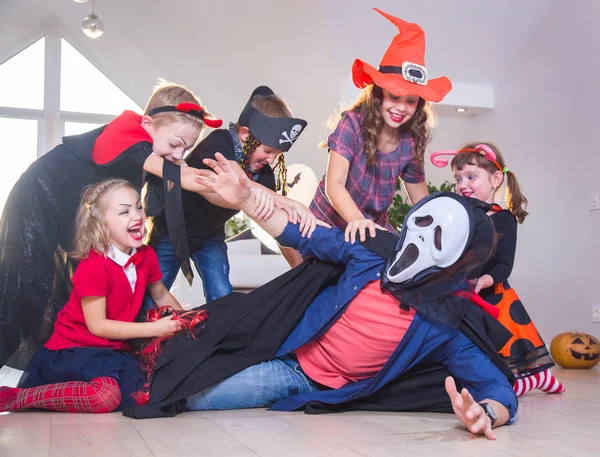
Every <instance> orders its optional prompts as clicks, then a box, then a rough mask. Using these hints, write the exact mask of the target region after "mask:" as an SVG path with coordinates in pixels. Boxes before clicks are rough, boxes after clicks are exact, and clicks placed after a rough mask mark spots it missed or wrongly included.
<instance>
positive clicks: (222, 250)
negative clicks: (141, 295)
mask: <svg viewBox="0 0 600 457" xmlns="http://www.w3.org/2000/svg"><path fill="white" fill-rule="evenodd" d="M155 251H156V255H157V256H158V263H159V264H160V271H161V272H162V275H163V277H162V282H163V284H164V285H165V287H166V288H167V289H170V288H171V286H172V285H173V283H174V282H175V278H176V277H177V273H179V261H178V260H177V257H175V250H174V249H173V245H172V244H171V238H169V237H167V236H161V237H160V240H159V242H158V244H157V245H156V247H155ZM190 258H191V259H192V261H193V262H194V265H195V266H196V270H198V273H199V274H200V278H202V285H203V286H204V297H205V298H206V301H207V302H210V301H213V300H216V299H217V298H221V297H223V296H225V295H229V294H230V293H231V291H232V287H231V283H230V282H229V258H228V257H227V245H226V244H225V242H224V241H223V239H222V238H210V239H208V240H207V241H206V243H205V244H204V246H202V249H200V250H198V251H196V252H194V253H192V254H191V255H190ZM153 307H154V303H153V302H152V299H151V298H150V297H149V296H147V297H146V299H145V300H144V310H145V311H148V310H149V309H152V308H153Z"/></svg>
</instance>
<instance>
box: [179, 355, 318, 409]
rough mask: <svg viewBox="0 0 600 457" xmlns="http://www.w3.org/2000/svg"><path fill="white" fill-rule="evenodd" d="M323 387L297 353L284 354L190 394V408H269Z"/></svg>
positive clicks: (188, 404)
mask: <svg viewBox="0 0 600 457" xmlns="http://www.w3.org/2000/svg"><path fill="white" fill-rule="evenodd" d="M322 388H323V387H322V386H320V385H319V384H317V383H315V382H314V381H312V380H311V379H310V378H309V377H308V376H306V374H305V373H304V371H303V370H302V367H301V366H300V364H299V363H298V361H297V360H296V357H295V356H292V355H284V356H282V357H279V358H277V359H274V360H270V361H268V362H263V363H259V364H258V365H253V366H251V367H248V368H246V369H245V370H242V371H240V372H239V373H237V374H235V375H233V376H231V377H230V378H227V379H225V380H224V381H221V382H220V383H218V384H215V385H214V386H212V387H209V388H208V389H205V390H203V391H201V392H198V393H197V394H194V395H192V396H190V397H188V398H187V405H186V409H188V410H190V411H210V410H222V409H243V408H266V407H269V406H271V405H272V404H273V403H275V402H276V401H277V400H281V399H282V398H286V397H289V396H291V395H297V394H302V393H307V392H314V391H317V390H321V389H322Z"/></svg>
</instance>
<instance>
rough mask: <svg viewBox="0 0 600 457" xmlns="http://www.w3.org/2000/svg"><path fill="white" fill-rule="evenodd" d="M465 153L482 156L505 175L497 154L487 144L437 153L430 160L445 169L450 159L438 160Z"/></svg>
mask: <svg viewBox="0 0 600 457" xmlns="http://www.w3.org/2000/svg"><path fill="white" fill-rule="evenodd" d="M464 152H474V153H476V154H481V155H482V156H484V157H485V158H486V159H488V160H489V161H490V162H493V163H494V165H496V167H498V170H500V171H502V172H503V173H504V171H503V169H502V167H501V166H500V164H499V163H498V161H497V160H496V154H495V153H494V151H492V149H491V148H490V147H489V146H488V145H486V144H478V145H477V146H475V147H474V148H463V149H461V150H459V151H436V152H433V153H432V154H431V159H430V160H431V163H432V164H434V165H435V166H436V167H438V168H444V167H445V166H446V165H448V159H438V157H439V156H456V155H458V154H462V153H464Z"/></svg>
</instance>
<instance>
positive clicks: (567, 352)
mask: <svg viewBox="0 0 600 457" xmlns="http://www.w3.org/2000/svg"><path fill="white" fill-rule="evenodd" d="M550 354H551V355H552V358H553V359H554V361H555V362H556V363H557V364H559V365H560V366H562V367H564V368H591V367H593V366H595V365H597V364H598V362H600V342H599V341H598V340H597V339H596V338H594V337H593V336H592V335H588V334H587V333H571V332H567V333H561V334H560V335H557V336H555V337H554V339H553V340H552V343H551V344H550Z"/></svg>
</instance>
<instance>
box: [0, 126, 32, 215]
mask: <svg viewBox="0 0 600 457" xmlns="http://www.w3.org/2000/svg"><path fill="white" fill-rule="evenodd" d="M37 133H38V122H37V121H35V120H31V119H11V118H4V117H0V151H2V154H3V157H4V159H3V161H2V167H0V210H2V209H4V202H5V201H6V199H7V198H8V194H10V191H11V189H12V188H13V186H14V184H15V182H17V180H18V179H19V176H21V173H23V172H24V171H25V170H26V169H27V167H28V166H29V165H30V164H31V163H32V162H33V161H34V160H35V159H37Z"/></svg>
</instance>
